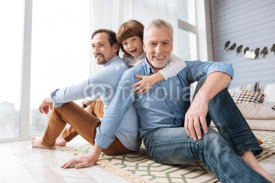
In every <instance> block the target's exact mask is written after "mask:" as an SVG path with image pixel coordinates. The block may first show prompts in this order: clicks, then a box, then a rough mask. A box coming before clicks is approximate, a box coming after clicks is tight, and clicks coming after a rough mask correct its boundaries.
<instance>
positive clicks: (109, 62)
mask: <svg viewBox="0 0 275 183" xmlns="http://www.w3.org/2000/svg"><path fill="white" fill-rule="evenodd" d="M117 57H119V56H115V57H113V58H112V59H111V60H109V61H108V62H107V63H106V64H105V65H104V67H106V66H108V65H110V64H111V63H112V62H113V61H114V60H116V59H117Z"/></svg>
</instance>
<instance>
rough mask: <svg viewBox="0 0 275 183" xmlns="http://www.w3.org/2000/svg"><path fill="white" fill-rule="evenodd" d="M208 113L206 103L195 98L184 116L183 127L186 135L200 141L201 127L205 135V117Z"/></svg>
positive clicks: (201, 99) (200, 98)
mask: <svg viewBox="0 0 275 183" xmlns="http://www.w3.org/2000/svg"><path fill="white" fill-rule="evenodd" d="M207 112H208V101H207V100H205V99H203V98H202V97H200V96H198V95H197V96H196V97H195V99H194V100H193V102H192V104H191V106H190V108H189V109H188V111H187V113H186V114H185V120H184V127H185V129H186V131H187V133H188V135H189V136H190V137H191V138H193V139H194V140H195V141H196V140H197V139H202V134H201V128H200V126H201V125H202V128H203V131H204V133H207V123H206V115H207Z"/></svg>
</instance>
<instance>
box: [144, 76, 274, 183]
mask: <svg viewBox="0 0 275 183" xmlns="http://www.w3.org/2000/svg"><path fill="white" fill-rule="evenodd" d="M205 78H206V77H202V78H201V79H200V81H199V83H198V86H197V89H196V91H198V88H200V86H201V85H202V84H203V83H204V81H205ZM208 106H209V109H208V110H209V115H208V124H210V121H209V120H210V118H209V116H210V117H211V118H212V120H213V122H214V123H215V125H216V127H217V129H218V130H219V132H220V134H221V135H220V134H219V133H217V132H216V131H215V130H213V129H211V128H208V133H207V134H203V131H202V134H203V138H202V139H201V140H197V141H194V140H193V139H192V138H191V137H189V136H188V134H187V132H186V131H185V129H184V127H176V128H156V129H154V130H151V131H148V132H146V133H145V135H144V145H145V147H146V150H147V152H148V153H149V155H150V156H151V157H152V158H153V160H154V161H156V162H158V163H162V164H168V165H173V164H185V163H191V162H196V161H198V160H201V161H202V162H203V163H204V164H205V165H206V167H207V168H208V169H209V170H210V171H211V172H212V173H213V174H214V175H215V176H216V177H217V178H218V179H219V180H220V181H221V182H244V183H245V182H247V183H248V182H249V183H250V182H269V181H267V180H266V179H265V178H264V177H262V176H261V175H260V174H259V173H257V172H256V171H254V170H253V169H252V168H250V167H249V166H248V165H247V164H246V163H245V162H244V161H243V159H242V158H241V157H240V156H239V154H241V153H243V152H246V151H252V152H253V153H254V155H257V154H259V153H261V152H262V148H261V147H260V146H259V145H258V143H257V140H256V138H255V136H254V134H253V133H252V131H251V129H250V128H249V126H248V124H247V122H246V121H245V119H244V118H243V116H242V114H241V113H240V111H239V110H238V108H237V106H236V105H235V103H234V101H233V100H232V98H231V96H230V95H229V93H228V91H227V89H225V90H223V91H221V92H220V93H219V94H217V95H216V96H215V97H214V98H213V99H212V100H211V101H210V102H209V104H208Z"/></svg>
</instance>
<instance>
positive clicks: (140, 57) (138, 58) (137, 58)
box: [135, 52, 146, 61]
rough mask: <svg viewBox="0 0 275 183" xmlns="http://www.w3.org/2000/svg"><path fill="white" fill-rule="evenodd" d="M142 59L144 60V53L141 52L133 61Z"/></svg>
mask: <svg viewBox="0 0 275 183" xmlns="http://www.w3.org/2000/svg"><path fill="white" fill-rule="evenodd" d="M144 58H146V53H145V52H143V53H142V54H141V55H139V56H138V57H135V60H136V61H139V60H143V59H144Z"/></svg>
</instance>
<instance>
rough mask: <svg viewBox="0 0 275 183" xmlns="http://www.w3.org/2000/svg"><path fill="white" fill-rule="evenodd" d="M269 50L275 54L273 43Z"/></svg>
mask: <svg viewBox="0 0 275 183" xmlns="http://www.w3.org/2000/svg"><path fill="white" fill-rule="evenodd" d="M270 51H271V52H274V55H275V44H273V46H272V47H271V49H270Z"/></svg>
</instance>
